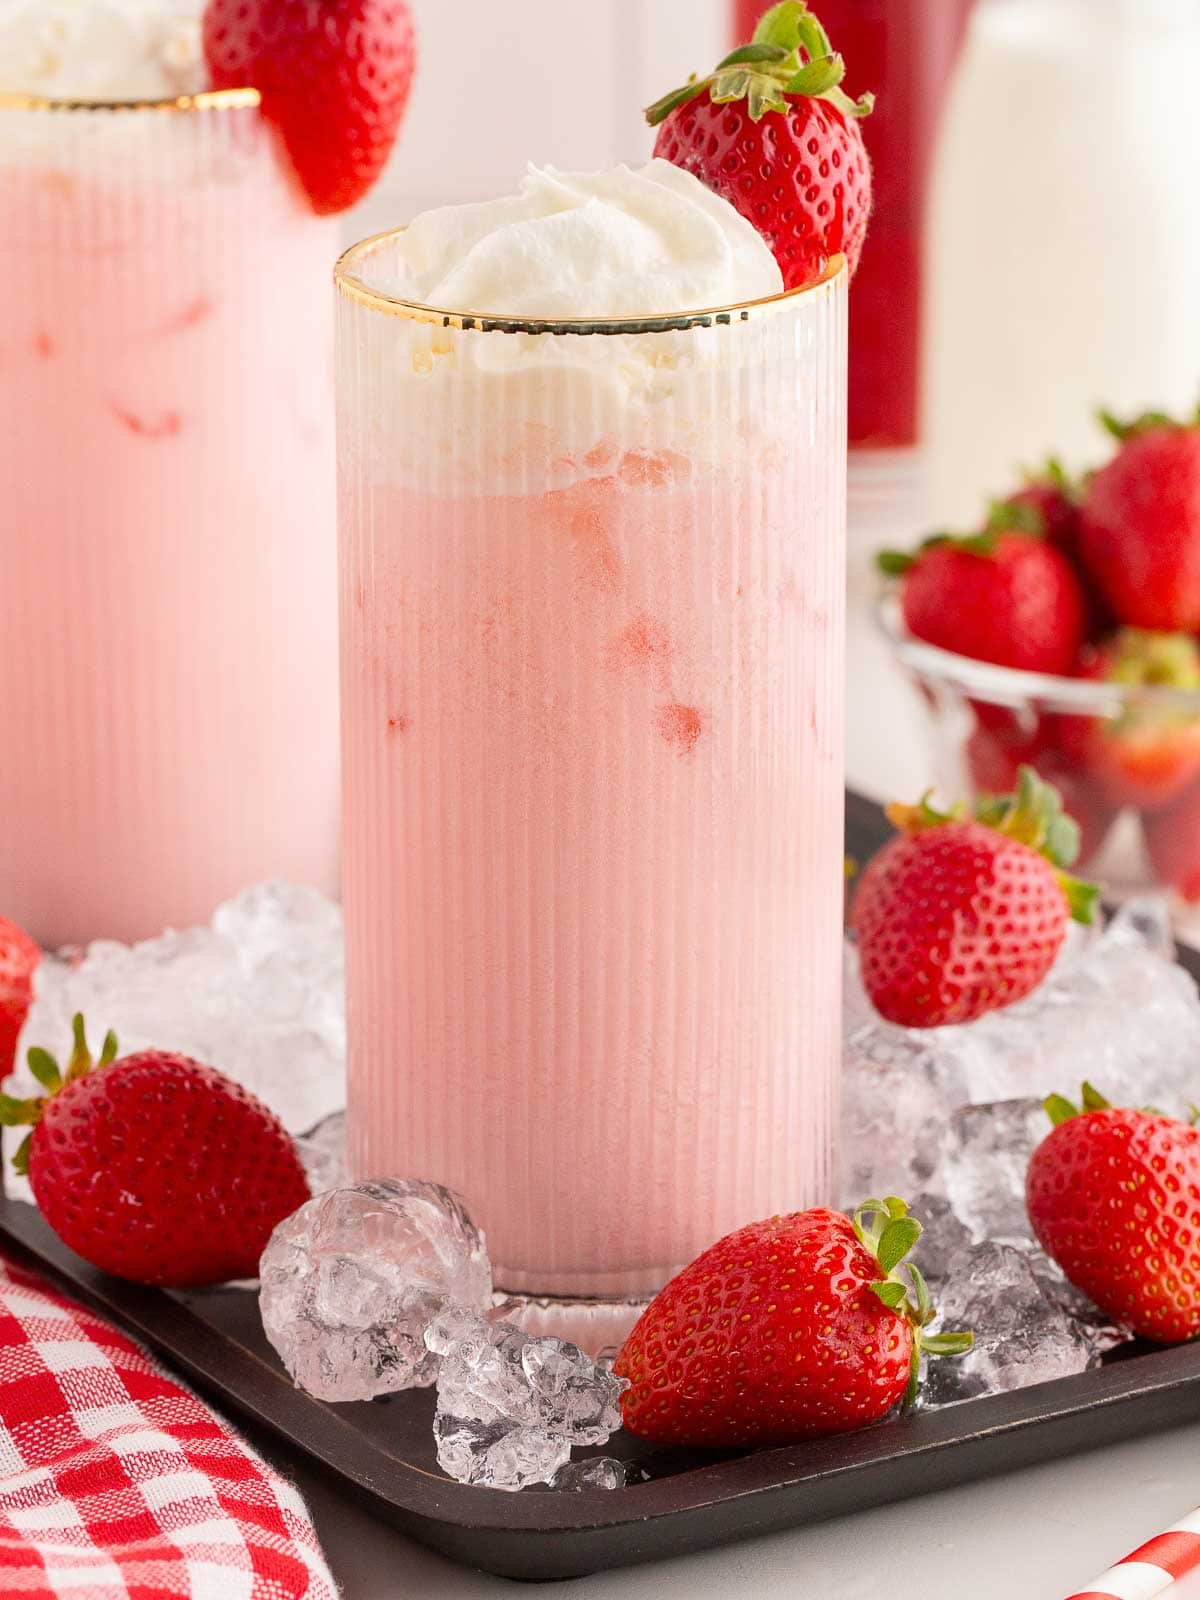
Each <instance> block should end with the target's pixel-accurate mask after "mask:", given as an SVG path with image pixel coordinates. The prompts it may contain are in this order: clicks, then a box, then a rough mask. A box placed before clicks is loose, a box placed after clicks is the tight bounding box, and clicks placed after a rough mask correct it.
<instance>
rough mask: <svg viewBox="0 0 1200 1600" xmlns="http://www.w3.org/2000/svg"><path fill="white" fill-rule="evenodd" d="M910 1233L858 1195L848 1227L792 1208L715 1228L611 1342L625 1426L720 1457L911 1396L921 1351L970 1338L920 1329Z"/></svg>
mask: <svg viewBox="0 0 1200 1600" xmlns="http://www.w3.org/2000/svg"><path fill="white" fill-rule="evenodd" d="M920 1236H921V1225H920V1223H919V1222H917V1221H916V1219H915V1218H913V1217H910V1216H909V1215H908V1207H907V1206H906V1205H905V1204H904V1202H903V1201H902V1200H896V1199H889V1200H883V1201H879V1200H868V1201H866V1202H865V1203H864V1204H863V1205H862V1206H861V1207H860V1208H859V1210H858V1212H857V1213H856V1214H855V1218H854V1221H853V1222H851V1221H850V1219H849V1218H848V1217H844V1216H842V1215H841V1213H840V1212H836V1211H825V1210H817V1211H801V1212H794V1213H792V1215H790V1216H784V1217H771V1218H770V1219H769V1220H768V1221H766V1222H753V1223H751V1224H750V1225H749V1226H748V1227H745V1228H739V1229H738V1230H737V1232H736V1233H731V1234H729V1235H728V1236H727V1237H726V1238H724V1239H722V1240H720V1241H719V1242H718V1243H717V1244H715V1245H713V1246H712V1248H711V1249H709V1250H706V1251H705V1252H704V1254H703V1255H701V1256H698V1257H697V1258H696V1260H695V1261H693V1262H692V1264H691V1266H690V1267H685V1268H684V1270H683V1271H682V1272H681V1273H679V1274H678V1275H677V1276H676V1277H674V1278H672V1279H671V1281H670V1283H668V1284H667V1286H666V1288H665V1289H663V1290H662V1292H661V1293H660V1294H659V1295H658V1297H657V1298H656V1299H655V1300H653V1301H652V1302H651V1304H650V1305H649V1306H648V1307H647V1309H646V1310H645V1311H644V1312H643V1313H642V1315H641V1317H640V1318H639V1320H638V1322H637V1324H636V1325H635V1327H634V1329H633V1332H632V1333H631V1334H630V1335H629V1338H628V1339H627V1340H626V1341H625V1345H624V1348H623V1349H622V1350H621V1353H620V1355H619V1356H618V1357H617V1360H616V1363H615V1365H614V1367H613V1371H614V1372H616V1373H617V1374H618V1375H619V1376H620V1377H623V1378H628V1379H629V1382H630V1387H629V1389H628V1390H627V1391H626V1393H625V1395H624V1398H623V1399H622V1402H621V1405H622V1409H623V1413H624V1421H625V1426H626V1427H627V1428H628V1429H629V1430H630V1432H631V1433H636V1434H638V1435H639V1436H640V1437H641V1438H643V1439H651V1440H653V1441H654V1442H655V1443H657V1444H668V1445H691V1446H696V1447H700V1448H721V1449H726V1448H731V1447H743V1448H744V1447H747V1446H753V1445H780V1444H790V1443H792V1442H793V1441H795V1440H797V1439H811V1438H815V1437H817V1436H819V1435H822V1434H830V1433H847V1432H849V1431H850V1430H852V1429H854V1428H863V1427H866V1426H867V1425H868V1424H869V1423H872V1422H878V1421H879V1419H880V1418H881V1417H884V1416H886V1415H887V1413H888V1412H889V1411H890V1410H891V1409H892V1407H893V1406H895V1405H896V1404H898V1403H899V1402H900V1401H901V1400H903V1399H905V1398H906V1397H907V1398H908V1399H910V1400H911V1398H912V1397H913V1396H914V1395H915V1393H916V1388H917V1381H918V1368H919V1363H920V1357H921V1354H922V1352H924V1353H925V1354H927V1355H958V1354H961V1353H962V1352H963V1351H964V1350H969V1349H970V1348H971V1344H972V1339H971V1335H970V1334H969V1333H943V1334H930V1333H928V1332H927V1331H926V1329H927V1327H928V1324H929V1322H930V1320H931V1319H932V1317H933V1308H932V1306H931V1305H930V1300H929V1290H928V1289H927V1288H926V1286H925V1280H924V1279H923V1278H922V1277H921V1274H920V1272H919V1271H918V1270H917V1268H916V1267H914V1266H912V1265H911V1263H907V1262H905V1257H906V1256H907V1255H908V1252H909V1251H910V1250H911V1249H912V1247H913V1245H914V1244H915V1243H916V1242H917V1240H918V1239H919V1238H920ZM901 1263H904V1270H905V1272H906V1274H907V1278H908V1282H907V1284H906V1283H905V1282H904V1281H903V1280H902V1279H901V1277H900V1276H899V1273H898V1269H899V1268H900V1266H901Z"/></svg>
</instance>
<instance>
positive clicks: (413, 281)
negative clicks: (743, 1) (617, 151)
mask: <svg viewBox="0 0 1200 1600" xmlns="http://www.w3.org/2000/svg"><path fill="white" fill-rule="evenodd" d="M372 282H373V286H374V287H376V288H378V289H381V290H383V291H384V292H385V293H389V294H393V295H399V296H400V297H401V298H402V299H406V300H418V301H420V302H421V303H423V304H425V305H430V306H436V307H437V308H438V309H440V310H444V311H460V312H461V311H477V312H482V313H485V314H488V315H491V316H511V317H536V318H543V319H550V320H553V319H556V318H571V317H584V318H597V319H604V318H610V317H612V318H617V317H643V316H653V315H665V314H670V313H673V312H679V311H697V310H702V309H704V308H706V307H709V306H723V305H730V304H734V303H737V302H739V301H743V300H757V299H760V298H763V297H765V296H767V295H772V294H778V293H779V292H780V290H781V289H782V288H783V280H782V277H781V275H780V271H779V266H778V264H777V263H776V261H775V257H774V256H773V255H772V254H771V250H770V248H769V246H768V245H767V243H766V241H765V240H764V239H763V237H762V235H761V234H760V233H759V232H758V231H757V229H756V228H754V227H753V226H752V225H751V224H750V223H749V222H747V221H746V219H745V218H744V217H742V216H741V215H740V214H739V213H738V212H737V211H735V210H734V208H733V206H731V205H730V204H729V202H728V201H727V200H723V199H722V198H721V197H720V195H716V194H714V193H713V192H712V190H711V189H708V188H706V187H705V185H704V184H702V183H701V182H700V180H699V179H698V178H694V177H693V176H692V174H691V173H690V172H684V171H683V170H682V169H681V168H679V167H676V166H673V165H672V164H671V163H670V162H669V161H660V160H653V161H650V162H648V163H647V165H646V166H644V167H641V168H638V169H636V170H635V169H633V168H630V167H627V166H618V167H614V168H613V169H612V170H611V171H608V172H556V171H555V170H554V168H553V167H530V169H529V173H528V176H527V177H526V178H525V180H524V182H523V183H522V184H521V187H520V190H519V191H518V193H517V194H515V195H510V196H506V197H505V198H504V199H501V200H489V201H484V202H482V203H480V204H477V205H462V206H446V207H443V208H441V209H439V210H436V211H426V212H425V213H424V214H423V215H422V216H419V217H418V218H417V219H416V221H415V222H413V223H411V224H410V226H409V227H408V228H407V229H406V230H405V232H404V234H403V235H402V237H401V239H400V241H399V243H398V246H397V249H396V252H395V254H394V255H393V256H392V257H391V258H390V259H389V261H388V264H387V272H386V274H384V275H380V276H378V277H373V279H372Z"/></svg>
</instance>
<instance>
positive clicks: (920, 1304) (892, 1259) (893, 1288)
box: [853, 1195, 975, 1411]
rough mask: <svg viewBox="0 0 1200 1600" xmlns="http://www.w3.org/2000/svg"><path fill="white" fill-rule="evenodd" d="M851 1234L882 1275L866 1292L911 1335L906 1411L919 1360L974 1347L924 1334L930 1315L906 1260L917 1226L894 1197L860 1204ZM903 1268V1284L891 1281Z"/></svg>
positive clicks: (918, 1276) (970, 1341)
mask: <svg viewBox="0 0 1200 1600" xmlns="http://www.w3.org/2000/svg"><path fill="white" fill-rule="evenodd" d="M853 1221H854V1231H855V1233H856V1234H857V1235H858V1238H859V1241H860V1242H861V1243H862V1244H863V1245H864V1246H865V1247H866V1248H867V1249H868V1250H869V1251H870V1252H871V1254H872V1255H873V1256H874V1257H875V1259H876V1261H878V1263H879V1265H880V1267H881V1268H882V1270H883V1273H884V1276H883V1277H882V1278H881V1279H880V1280H879V1281H878V1282H876V1283H873V1284H872V1285H871V1292H872V1294H874V1295H875V1297H876V1299H878V1300H880V1301H882V1303H883V1304H884V1305H885V1306H887V1308H888V1310H889V1311H894V1312H896V1314H897V1315H898V1316H901V1317H903V1318H904V1319H905V1321H906V1322H907V1323H908V1324H909V1326H910V1327H911V1328H912V1331H913V1348H912V1363H911V1365H910V1368H909V1376H908V1387H907V1389H906V1390H905V1392H904V1409H905V1410H906V1411H907V1410H909V1409H910V1408H911V1406H912V1404H913V1402H914V1400H915V1399H916V1397H917V1391H918V1388H919V1387H920V1382H921V1356H922V1354H925V1355H931V1356H959V1355H963V1354H965V1352H966V1351H968V1350H970V1349H971V1347H972V1346H973V1345H974V1343H975V1335H974V1334H973V1333H967V1332H961V1333H936V1334H930V1333H927V1332H926V1331H925V1330H926V1329H927V1328H928V1326H929V1324H930V1323H931V1322H932V1321H933V1319H934V1317H935V1316H936V1314H937V1313H936V1311H935V1310H934V1305H933V1300H932V1298H931V1296H930V1293H929V1285H928V1284H927V1283H926V1282H925V1276H924V1274H923V1273H922V1272H921V1270H920V1268H919V1267H917V1266H916V1265H915V1264H914V1263H913V1262H911V1261H909V1260H907V1259H906V1258H907V1256H908V1253H909V1251H910V1250H912V1248H913V1246H914V1245H915V1244H916V1243H917V1241H918V1240H919V1239H920V1237H921V1233H922V1231H923V1230H922V1228H921V1224H920V1223H919V1222H918V1221H917V1219H916V1217H912V1216H910V1215H909V1212H908V1206H907V1204H906V1203H905V1202H904V1201H903V1200H900V1199H898V1198H897V1197H896V1196H895V1195H889V1196H888V1198H887V1199H886V1200H864V1201H863V1203H862V1205H860V1206H859V1207H858V1208H857V1210H856V1211H855V1212H854V1217H853ZM901 1266H903V1268H904V1271H905V1273H906V1275H907V1277H908V1283H907V1284H906V1283H905V1282H904V1280H903V1279H902V1278H900V1277H898V1276H897V1271H898V1269H899V1268H900V1267H901Z"/></svg>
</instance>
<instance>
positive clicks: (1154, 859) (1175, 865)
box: [1142, 784, 1200, 902]
mask: <svg viewBox="0 0 1200 1600" xmlns="http://www.w3.org/2000/svg"><path fill="white" fill-rule="evenodd" d="M1142 833H1143V834H1144V836H1145V840H1146V852H1147V854H1148V855H1149V857H1150V865H1151V866H1152V867H1153V868H1154V875H1155V877H1156V878H1157V879H1158V881H1159V883H1164V884H1166V885H1167V886H1168V888H1171V889H1174V890H1175V892H1176V894H1178V895H1181V896H1182V898H1183V899H1184V900H1187V901H1193V902H1194V901H1197V900H1200V784H1193V785H1192V787H1191V788H1189V789H1185V790H1184V792H1183V794H1181V795H1180V796H1179V797H1178V799H1176V800H1173V801H1172V802H1171V804H1170V805H1169V806H1166V807H1165V808H1164V809H1163V810H1161V811H1154V812H1148V813H1147V814H1146V815H1144V816H1143V817H1142Z"/></svg>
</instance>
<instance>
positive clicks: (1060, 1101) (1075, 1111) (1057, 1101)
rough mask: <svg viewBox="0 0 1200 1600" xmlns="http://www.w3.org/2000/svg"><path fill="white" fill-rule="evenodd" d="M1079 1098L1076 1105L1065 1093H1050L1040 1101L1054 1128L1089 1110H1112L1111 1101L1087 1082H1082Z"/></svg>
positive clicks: (1081, 1115) (1083, 1114) (1085, 1113)
mask: <svg viewBox="0 0 1200 1600" xmlns="http://www.w3.org/2000/svg"><path fill="white" fill-rule="evenodd" d="M1079 1100H1080V1103H1079V1104H1078V1105H1076V1104H1075V1102H1074V1101H1073V1100H1068V1099H1067V1097H1066V1096H1065V1095H1061V1094H1052V1095H1047V1097H1046V1099H1045V1100H1043V1101H1042V1105H1043V1106H1044V1108H1045V1111H1046V1115H1047V1116H1048V1117H1049V1118H1050V1121H1051V1122H1052V1123H1053V1124H1054V1126H1055V1127H1056V1128H1057V1127H1060V1126H1061V1125H1062V1124H1063V1123H1064V1122H1070V1121H1071V1119H1072V1118H1073V1117H1085V1116H1087V1114H1088V1112H1089V1111H1111V1110H1112V1101H1111V1100H1106V1099H1105V1098H1104V1096H1103V1095H1102V1094H1101V1093H1100V1091H1099V1089H1096V1088H1093V1086H1092V1085H1091V1084H1090V1083H1087V1082H1085V1083H1084V1085H1083V1088H1082V1090H1081V1091H1080V1097H1079Z"/></svg>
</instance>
